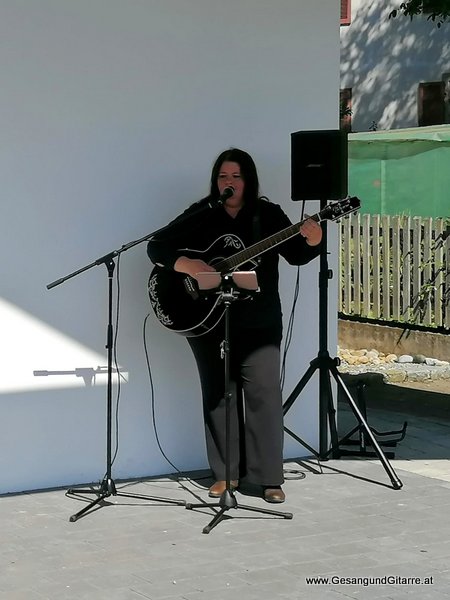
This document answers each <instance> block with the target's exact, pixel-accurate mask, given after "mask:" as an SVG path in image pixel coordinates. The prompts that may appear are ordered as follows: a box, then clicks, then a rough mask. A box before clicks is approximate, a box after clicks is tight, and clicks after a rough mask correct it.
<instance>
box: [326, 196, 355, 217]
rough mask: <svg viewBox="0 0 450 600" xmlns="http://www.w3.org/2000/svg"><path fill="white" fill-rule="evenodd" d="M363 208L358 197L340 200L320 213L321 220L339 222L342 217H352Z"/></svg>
mask: <svg viewBox="0 0 450 600" xmlns="http://www.w3.org/2000/svg"><path fill="white" fill-rule="evenodd" d="M360 206H361V200H360V199H359V198H357V197H356V196H349V197H348V198H344V199H343V200H338V201H337V202H333V204H329V205H328V206H326V207H325V208H324V209H322V210H321V211H320V213H319V214H320V217H321V219H328V220H330V221H337V220H338V219H340V218H341V217H345V216H346V215H350V214H351V213H354V212H356V211H357V210H358V209H359V208H360Z"/></svg>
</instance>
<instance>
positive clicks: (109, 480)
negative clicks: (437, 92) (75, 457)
mask: <svg viewBox="0 0 450 600" xmlns="http://www.w3.org/2000/svg"><path fill="white" fill-rule="evenodd" d="M220 201H221V199H219V201H218V202H217V204H215V203H214V201H213V200H210V201H209V202H208V203H203V204H201V205H200V204H199V206H198V207H197V210H195V211H191V212H190V213H189V214H188V215H185V216H184V215H182V216H181V217H179V218H178V219H177V220H176V222H175V223H169V224H168V225H166V226H165V227H161V228H160V229H157V230H155V231H153V232H152V233H149V234H147V235H145V236H143V237H141V238H139V239H138V240H134V241H132V242H129V243H128V244H125V245H123V246H122V247H121V248H119V249H117V250H113V251H112V252H109V253H108V254H105V255H104V256H101V257H100V258H97V259H96V260H94V261H93V262H91V263H89V264H87V265H85V266H84V267H81V268H80V269H78V270H76V271H73V272H72V273H69V274H68V275H66V276H64V277H61V278H60V279H57V280H55V281H53V282H51V283H49V284H48V285H47V286H46V287H47V289H48V290H51V289H52V288H54V287H56V286H58V285H61V284H62V283H65V282H66V281H67V280H69V279H72V278H73V277H76V276H77V275H80V274H81V273H84V272H85V271H87V270H89V269H91V268H92V267H97V266H99V265H105V267H106V269H107V272H108V320H107V329H106V349H107V365H108V366H107V387H106V473H105V476H104V478H103V480H102V482H101V483H100V485H99V487H98V489H94V488H90V489H75V488H70V489H68V490H67V493H68V494H70V495H79V494H82V495H83V494H94V495H96V496H97V498H96V499H95V500H93V501H92V502H90V503H89V504H88V505H87V506H85V507H84V508H83V509H82V510H80V511H78V512H77V513H75V514H73V515H71V516H70V518H69V521H71V522H74V521H77V520H78V519H79V518H80V517H81V516H82V515H84V514H85V513H86V512H88V511H89V510H91V509H92V508H94V507H95V506H97V505H98V504H100V503H101V502H102V501H103V500H104V499H105V498H109V497H110V496H125V497H128V498H130V497H131V498H138V499H143V500H151V501H155V502H165V503H169V504H175V505H178V506H185V505H186V502H185V501H184V500H174V499H170V498H160V497H155V496H144V495H141V494H130V493H127V492H118V491H117V488H116V484H115V482H114V479H113V477H112V416H113V414H112V374H113V368H112V358H113V356H112V351H113V339H114V336H113V285H112V284H113V274H114V269H115V262H114V259H115V258H117V257H118V256H120V254H122V252H125V251H126V250H129V249H130V248H133V247H134V246H137V245H138V244H141V243H142V242H145V241H148V240H150V239H151V238H153V237H155V236H156V235H159V234H161V233H163V232H166V231H170V230H171V228H172V227H173V225H174V224H176V225H178V224H181V223H184V222H185V221H186V220H188V219H190V218H191V217H194V216H197V215H198V214H199V213H202V212H203V211H205V210H207V209H208V208H214V207H215V206H216V205H219V204H220Z"/></svg>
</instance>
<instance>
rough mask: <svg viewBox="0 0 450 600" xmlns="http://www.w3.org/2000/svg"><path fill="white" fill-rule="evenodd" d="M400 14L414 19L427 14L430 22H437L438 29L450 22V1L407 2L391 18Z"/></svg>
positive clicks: (425, 0) (394, 11)
mask: <svg viewBox="0 0 450 600" xmlns="http://www.w3.org/2000/svg"><path fill="white" fill-rule="evenodd" d="M398 14H403V15H405V17H409V18H410V19H412V18H413V17H414V16H415V15H421V14H427V15H428V20H429V21H434V22H436V25H437V27H441V25H442V24H443V23H445V22H446V21H449V20H450V0H406V2H402V3H401V4H400V6H399V7H398V8H396V9H394V10H393V11H391V12H390V13H389V18H390V19H391V18H395V17H396V16H397V15H398Z"/></svg>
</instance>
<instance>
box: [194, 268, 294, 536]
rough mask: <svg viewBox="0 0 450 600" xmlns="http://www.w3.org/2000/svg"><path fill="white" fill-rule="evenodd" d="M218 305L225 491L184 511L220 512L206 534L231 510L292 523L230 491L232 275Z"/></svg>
mask: <svg viewBox="0 0 450 600" xmlns="http://www.w3.org/2000/svg"><path fill="white" fill-rule="evenodd" d="M219 295H220V302H221V303H222V304H223V305H224V307H225V310H224V320H225V321H224V327H225V332H224V339H223V342H222V345H221V354H222V358H223V360H224V398H225V481H226V487H225V490H224V492H223V493H222V495H221V497H220V498H219V501H218V502H214V503H202V504H192V503H186V508H187V509H193V508H200V507H202V508H203V507H205V506H209V507H212V508H214V507H217V508H219V511H218V512H217V513H216V515H215V516H214V517H213V519H212V520H211V521H210V522H209V523H208V524H207V525H206V526H205V527H204V528H203V533H209V532H210V531H211V530H212V529H213V528H214V527H215V526H216V525H218V524H219V523H220V522H221V521H222V520H223V519H224V518H226V516H227V512H228V511H229V510H231V509H232V508H235V509H239V508H240V509H241V510H246V511H251V512H258V513H262V514H265V515H273V516H276V517H282V518H284V519H292V517H293V515H292V513H289V512H280V511H277V510H270V509H266V508H258V507H256V506H248V505H244V504H239V503H238V501H237V499H236V496H235V494H234V491H233V489H232V487H231V480H230V417H231V414H230V412H231V411H230V403H231V398H232V389H231V369H230V307H231V304H232V303H233V302H234V301H235V300H238V298H239V295H240V291H239V289H238V287H237V285H236V284H235V282H234V281H233V274H232V273H228V274H225V275H222V276H221V284H220V288H219Z"/></svg>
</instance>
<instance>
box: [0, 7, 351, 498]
mask: <svg viewBox="0 0 450 600" xmlns="http://www.w3.org/2000/svg"><path fill="white" fill-rule="evenodd" d="M338 11H339V9H338V2H336V0H322V1H321V2H316V1H314V0H309V1H303V2H298V0H278V1H277V2H272V1H269V0H228V1H227V2H220V1H219V0H189V2H186V1H185V0H175V1H173V2H167V0H128V1H127V2H122V1H121V0H76V1H75V0H74V1H73V2H60V0H40V1H39V2H36V3H33V2H29V1H27V0H11V1H9V2H6V1H3V0H2V1H1V14H2V16H1V20H0V40H1V42H0V43H1V49H2V50H1V52H0V64H1V73H2V93H1V94H0V115H1V117H0V118H1V121H2V123H1V130H2V144H1V146H0V169H1V173H0V175H1V195H2V207H3V211H2V221H1V235H0V247H1V255H2V257H3V258H2V261H1V267H0V268H1V275H0V278H1V282H2V286H1V289H2V292H1V298H0V318H1V329H2V344H1V348H0V352H1V361H0V364H1V366H2V376H1V378H0V493H5V492H13V491H21V490H30V489H36V488H45V487H52V486H65V485H72V484H76V483H83V482H89V481H98V480H100V479H101V478H102V477H103V475H104V471H105V467H106V454H105V450H106V441H105V433H106V387H105V382H106V378H105V375H104V373H102V371H103V370H104V367H105V366H106V351H105V342H106V319H107V297H108V296H107V271H106V268H105V267H104V266H103V265H102V266H96V267H94V268H91V269H89V270H87V271H85V272H83V273H82V274H80V275H78V276H76V277H74V278H72V279H70V280H68V281H66V282H65V283H64V284H62V285H59V286H57V287H55V288H53V289H52V290H50V291H49V290H47V289H46V285H47V284H48V283H50V282H52V281H54V280H56V279H58V278H59V277H63V276H65V275H67V274H69V273H72V272H73V271H75V270H77V269H79V268H82V267H84V266H85V265H88V264H90V263H91V262H92V261H95V260H96V259H97V258H99V257H101V256H103V255H104V254H106V253H108V252H110V251H113V250H116V249H118V248H120V247H121V246H122V245H123V244H126V243H128V242H130V241H132V240H136V239H138V238H140V237H142V236H144V235H146V234H148V233H149V232H151V231H154V230H155V229H157V228H159V227H161V226H163V225H164V224H165V223H166V222H167V221H168V220H169V219H171V218H172V217H173V216H175V215H176V214H177V213H178V212H180V211H181V210H182V209H184V208H185V206H187V205H188V204H190V203H191V202H193V201H195V200H196V199H198V198H199V197H200V196H202V195H204V194H205V193H206V192H207V189H208V178H209V174H210V169H211V166H212V163H213V161H214V159H215V157H216V156H217V154H218V153H219V152H221V151H222V150H223V149H225V148H227V147H229V146H231V145H235V146H239V147H242V148H244V149H246V150H248V151H249V152H250V153H251V154H252V155H253V157H254V158H255V161H256V163H257V165H258V167H259V172H260V176H261V183H262V191H263V193H264V194H266V195H268V196H269V197H270V198H272V200H274V201H276V202H279V203H280V204H282V206H283V207H284V209H285V210H286V211H287V212H288V213H289V214H290V215H291V216H292V217H293V218H298V216H299V211H300V206H299V204H298V203H293V202H291V201H290V133H291V132H293V131H298V130H301V129H322V128H323V129H329V128H335V127H337V123H338V90H339V52H338V48H339V27H338V23H339V21H338V16H339V15H338ZM313 204H314V203H311V205H310V206H308V209H309V212H314V211H315V206H313ZM334 234H335V230H334V229H332V231H331V232H330V237H331V243H330V247H331V249H332V256H331V260H332V261H333V260H334V256H335V246H336V238H335V235H334ZM150 270H151V265H150V262H149V261H148V259H147V257H146V252H145V245H140V246H137V247H134V248H133V249H131V250H129V251H127V252H125V253H123V254H122V255H121V259H120V266H119V268H117V267H116V270H115V274H117V272H118V271H119V274H120V290H121V295H120V326H119V330H118V350H117V354H118V361H119V364H120V365H121V366H122V368H123V372H124V380H123V383H122V386H121V396H120V403H119V412H118V422H119V438H118V439H119V451H118V455H117V459H116V462H115V464H114V467H113V477H114V478H127V477H135V476H145V475H152V474H153V475H154V474H160V473H167V472H173V469H172V467H171V466H170V465H168V464H167V462H166V461H165V459H164V458H163V457H162V455H161V453H160V451H159V449H158V446H157V443H156V440H155V435H154V432H153V429H152V410H151V389H150V385H149V379H148V374H147V369H146V362H145V357H144V351H143V343H142V328H143V321H144V318H145V316H146V315H147V313H148V312H149V302H148V298H147V290H146V284H147V279H148V275H149V273H150ZM317 273H318V262H317V261H316V262H315V263H314V264H311V265H309V266H308V267H306V268H304V269H302V271H301V280H302V294H301V300H300V305H299V307H298V308H297V327H296V335H295V336H294V341H293V343H292V346H291V350H290V355H289V360H288V376H287V382H286V390H287V393H288V392H289V391H290V389H292V387H293V386H294V385H295V383H296V382H297V381H298V379H299V378H300V376H301V375H302V373H303V371H304V370H305V369H306V367H307V366H308V364H309V360H311V359H312V358H313V357H314V356H315V355H316V353H317V349H318V348H317V300H318V298H317ZM294 276H295V269H293V268H284V267H283V295H284V297H285V300H286V308H285V313H286V314H287V313H288V312H289V305H290V301H291V297H292V290H293V281H294ZM335 297H336V294H335V290H334V291H332V293H331V308H330V315H331V321H330V330H331V331H330V347H331V348H333V347H335V345H336V333H335V329H336V306H335ZM146 339H147V343H148V348H149V353H150V362H151V367H152V374H153V384H154V391H155V398H156V400H155V402H156V406H155V415H156V423H157V429H158V434H159V439H160V442H161V444H162V446H163V448H164V451H165V452H166V454H167V455H168V457H169V458H170V459H171V460H172V461H173V462H174V463H175V465H176V466H177V467H179V468H180V469H194V468H203V467H206V465H207V462H206V457H205V450H204V440H203V425H202V416H201V404H200V399H199V385H198V381H197V373H196V368H195V365H194V360H193V358H192V356H191V354H190V351H189V349H188V346H187V343H186V341H185V340H184V339H183V338H181V337H179V336H177V335H176V334H173V333H170V332H168V331H166V330H164V329H163V328H162V327H161V326H160V325H159V323H157V322H156V319H155V318H154V317H153V315H152V316H151V318H150V319H149V321H148V327H147V331H146ZM99 367H100V368H99ZM36 372H38V373H37V374H36ZM39 372H40V373H39ZM115 391H116V388H115V389H114V392H115ZM302 396H303V395H302ZM114 397H115V394H114ZM290 414H291V415H292V416H290V417H289V421H290V426H291V427H294V426H295V427H296V430H297V432H298V433H299V434H301V435H302V436H303V437H304V439H307V440H308V441H309V442H310V443H313V444H316V445H317V390H316V385H314V383H312V384H311V386H308V389H307V390H305V393H304V396H303V397H302V400H301V401H300V400H298V403H297V405H296V406H295V407H294V408H293V409H292V411H291V413H290ZM114 439H115V437H114ZM113 450H114V448H113ZM286 453H287V455H289V454H291V455H301V454H302V449H301V447H299V445H298V444H297V443H291V442H290V441H289V440H288V441H287V446H286Z"/></svg>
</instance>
